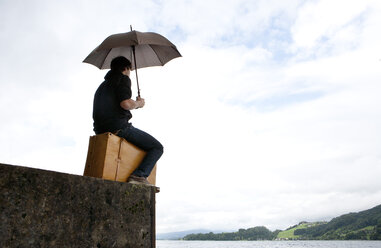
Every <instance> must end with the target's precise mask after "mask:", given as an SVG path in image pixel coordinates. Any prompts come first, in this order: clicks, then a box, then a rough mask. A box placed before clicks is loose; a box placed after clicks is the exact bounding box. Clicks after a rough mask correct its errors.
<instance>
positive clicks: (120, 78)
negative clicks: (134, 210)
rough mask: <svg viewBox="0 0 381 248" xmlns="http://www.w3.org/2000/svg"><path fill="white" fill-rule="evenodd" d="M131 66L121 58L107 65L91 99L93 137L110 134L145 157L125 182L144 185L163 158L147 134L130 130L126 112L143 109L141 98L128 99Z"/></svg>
mask: <svg viewBox="0 0 381 248" xmlns="http://www.w3.org/2000/svg"><path fill="white" fill-rule="evenodd" d="M130 71H131V62H130V61H129V60H128V59H127V58H125V57H122V56H120V57H116V58H114V59H113V60H112V61H111V70H110V71H109V72H107V74H106V76H105V81H104V82H103V83H102V84H101V85H100V86H99V87H98V89H97V91H96V93H95V96H94V105H93V119H94V131H95V133H96V134H101V133H105V132H111V133H114V134H116V135H118V136H119V137H122V138H124V139H126V140H127V141H128V142H130V143H132V144H134V145H136V146H137V147H139V148H141V149H142V150H144V151H146V152H147V154H146V156H145V157H144V159H143V161H142V162H141V163H140V165H139V167H138V168H137V169H136V170H135V171H134V172H133V173H132V175H131V176H130V177H129V178H128V180H127V182H131V183H138V184H147V185H150V183H149V182H148V181H147V177H148V176H149V175H150V173H151V171H152V169H153V167H154V166H155V164H156V162H157V161H158V160H159V158H160V157H161V155H162V154H163V146H162V145H161V144H160V142H159V141H157V140H156V139H155V138H154V137H152V136H151V135H149V134H148V133H146V132H144V131H142V130H139V129H137V128H135V127H134V126H132V124H131V123H130V122H129V120H130V119H131V117H132V114H131V112H130V110H133V109H138V108H142V107H144V104H145V101H144V99H143V98H140V97H137V98H136V101H135V100H133V99H131V97H132V93H131V80H130V78H129V76H130Z"/></svg>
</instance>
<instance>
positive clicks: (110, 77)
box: [105, 70, 124, 82]
mask: <svg viewBox="0 0 381 248" xmlns="http://www.w3.org/2000/svg"><path fill="white" fill-rule="evenodd" d="M123 76H124V75H123V74H122V73H121V72H120V71H115V70H109V71H108V72H107V74H106V75H105V80H107V81H118V82H119V80H120V79H121V78H122V77H123Z"/></svg>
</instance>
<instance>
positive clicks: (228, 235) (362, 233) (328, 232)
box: [183, 205, 381, 240]
mask: <svg viewBox="0 0 381 248" xmlns="http://www.w3.org/2000/svg"><path fill="white" fill-rule="evenodd" d="M183 239H184V240H274V239H277V240H292V239H294V240H351V239H357V240H381V205H379V206H377V207H374V208H372V209H369V210H365V211H361V212H358V213H349V214H345V215H342V216H339V217H336V218H334V219H332V220H331V221H329V222H312V223H311V222H301V223H299V224H298V225H295V226H292V227H289V228H287V229H286V230H284V231H281V230H276V231H274V232H272V231H270V230H268V229H267V228H266V227H264V226H257V227H252V228H249V229H239V230H238V232H224V233H213V232H208V233H200V232H194V233H192V234H188V235H186V236H185V237H184V238H183Z"/></svg>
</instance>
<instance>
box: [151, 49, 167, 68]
mask: <svg viewBox="0 0 381 248" xmlns="http://www.w3.org/2000/svg"><path fill="white" fill-rule="evenodd" d="M149 47H150V48H151V49H152V51H153V52H154V53H155V54H156V57H157V59H158V60H159V61H160V63H161V64H162V65H164V64H163V61H162V60H161V58H160V57H159V55H158V54H157V52H156V51H155V49H153V48H152V46H151V45H150V46H149Z"/></svg>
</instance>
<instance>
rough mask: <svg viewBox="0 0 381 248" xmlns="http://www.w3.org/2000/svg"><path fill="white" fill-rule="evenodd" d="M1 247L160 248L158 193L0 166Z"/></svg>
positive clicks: (100, 181)
mask: <svg viewBox="0 0 381 248" xmlns="http://www.w3.org/2000/svg"><path fill="white" fill-rule="evenodd" d="M0 208H1V214H0V218H1V219H0V233H1V235H0V247H102V248H103V247H105V248H110V247H131V248H139V247H144V248H145V247H155V189H154V187H149V186H144V185H134V184H129V183H121V182H114V181H108V180H102V179H97V178H91V177H83V176H76V175H70V174H64V173H57V172H52V171H45V170H39V169H32V168H27V167H20V166H12V165H4V164H0Z"/></svg>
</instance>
